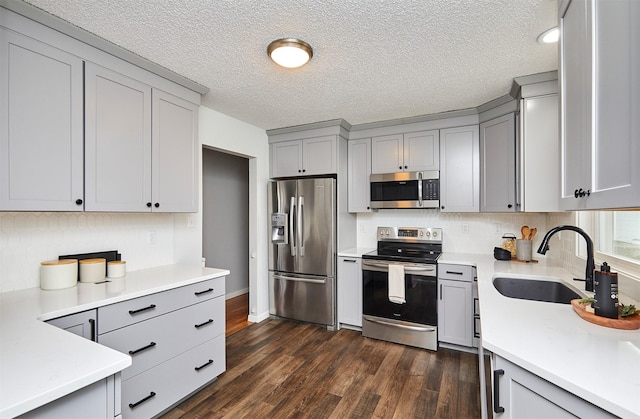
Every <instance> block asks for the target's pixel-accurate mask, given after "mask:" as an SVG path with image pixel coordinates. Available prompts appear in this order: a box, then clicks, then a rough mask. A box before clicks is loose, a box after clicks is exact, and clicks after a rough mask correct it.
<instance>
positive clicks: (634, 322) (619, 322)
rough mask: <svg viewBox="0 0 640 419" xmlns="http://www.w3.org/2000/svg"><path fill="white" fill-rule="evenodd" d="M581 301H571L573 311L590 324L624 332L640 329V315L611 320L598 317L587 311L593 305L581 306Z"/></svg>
mask: <svg viewBox="0 0 640 419" xmlns="http://www.w3.org/2000/svg"><path fill="white" fill-rule="evenodd" d="M579 301H580V300H578V299H575V300H571V306H572V307H573V310H574V311H575V312H576V313H578V316H580V317H582V318H583V319H584V320H586V321H588V322H590V323H593V324H597V325H599V326H604V327H611V328H614V329H622V330H636V329H640V314H638V313H636V314H633V315H631V316H627V317H618V318H617V319H610V318H608V317H602V316H596V315H595V314H594V313H592V312H590V311H587V306H589V304H591V303H586V304H580V303H579ZM589 308H591V307H589Z"/></svg>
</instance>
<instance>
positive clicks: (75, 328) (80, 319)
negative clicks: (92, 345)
mask: <svg viewBox="0 0 640 419" xmlns="http://www.w3.org/2000/svg"><path fill="white" fill-rule="evenodd" d="M96 319H97V314H96V310H88V311H83V312H81V313H76V314H71V315H69V316H64V317H58V318H57V319H52V320H49V321H47V323H49V324H50V325H53V326H56V327H59V328H60V329H64V330H66V331H67V332H71V333H73V334H74V335H78V336H82V337H83V338H86V339H89V340H92V341H95V340H96Z"/></svg>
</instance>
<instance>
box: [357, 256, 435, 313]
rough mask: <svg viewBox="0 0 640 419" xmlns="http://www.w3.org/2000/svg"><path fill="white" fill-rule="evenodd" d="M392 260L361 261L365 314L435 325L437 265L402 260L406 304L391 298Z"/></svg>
mask: <svg viewBox="0 0 640 419" xmlns="http://www.w3.org/2000/svg"><path fill="white" fill-rule="evenodd" d="M389 263H394V264H397V263H398V262H387V261H378V260H369V259H365V260H363V261H362V281H363V288H362V293H363V301H362V306H363V314H364V315H369V316H375V317H381V318H386V319H393V320H401V321H406V322H411V323H418V324H424V325H431V326H436V325H437V324H438V282H437V276H436V265H428V264H415V263H400V264H401V265H403V266H404V288H405V299H406V301H407V302H406V303H405V304H396V303H392V302H391V301H389Z"/></svg>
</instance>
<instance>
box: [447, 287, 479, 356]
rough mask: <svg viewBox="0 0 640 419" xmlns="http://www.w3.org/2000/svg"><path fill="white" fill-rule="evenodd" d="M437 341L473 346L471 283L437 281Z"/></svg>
mask: <svg viewBox="0 0 640 419" xmlns="http://www.w3.org/2000/svg"><path fill="white" fill-rule="evenodd" d="M438 283H439V292H438V293H439V295H438V340H439V341H440V342H447V343H453V344H456V345H462V346H468V347H471V346H472V345H473V294H472V287H473V283H471V282H463V281H451V280H448V279H439V278H438Z"/></svg>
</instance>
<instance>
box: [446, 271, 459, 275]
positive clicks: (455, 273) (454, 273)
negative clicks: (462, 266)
mask: <svg viewBox="0 0 640 419" xmlns="http://www.w3.org/2000/svg"><path fill="white" fill-rule="evenodd" d="M447 273H448V274H451V275H462V272H456V271H447Z"/></svg>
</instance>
